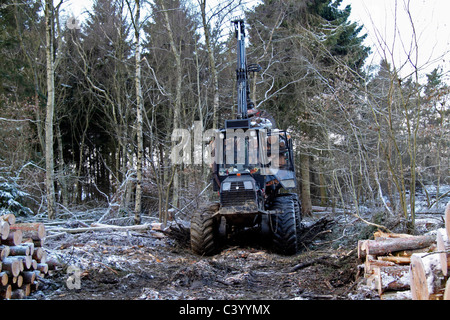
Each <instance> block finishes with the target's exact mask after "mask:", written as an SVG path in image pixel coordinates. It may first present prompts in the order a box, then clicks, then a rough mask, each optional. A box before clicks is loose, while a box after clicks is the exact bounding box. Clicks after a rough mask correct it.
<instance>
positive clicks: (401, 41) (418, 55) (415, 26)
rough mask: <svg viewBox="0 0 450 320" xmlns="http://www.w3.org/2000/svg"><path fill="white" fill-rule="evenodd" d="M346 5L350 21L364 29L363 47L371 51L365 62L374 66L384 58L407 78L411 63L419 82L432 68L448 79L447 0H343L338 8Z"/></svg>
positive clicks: (449, 33)
mask: <svg viewBox="0 0 450 320" xmlns="http://www.w3.org/2000/svg"><path fill="white" fill-rule="evenodd" d="M348 4H350V5H351V7H352V11H351V15H350V20H351V21H355V22H358V23H359V24H360V25H363V26H364V29H363V31H362V32H364V33H366V34H367V39H366V42H365V44H366V45H368V46H370V47H371V48H372V55H371V56H370V57H369V59H368V63H371V64H378V63H379V62H380V60H381V58H382V57H383V56H384V55H386V56H388V58H389V60H390V61H391V62H392V63H393V64H395V66H396V68H397V69H400V73H401V75H402V76H408V75H410V74H411V72H413V70H414V68H413V67H412V65H413V64H414V65H417V66H418V68H419V74H420V75H421V80H424V79H426V78H425V74H427V73H430V72H431V71H432V70H433V69H434V68H436V67H442V71H443V72H444V74H445V75H446V78H447V80H448V79H449V76H450V19H449V17H448V14H449V12H450V1H449V0H409V1H408V0H343V3H342V7H345V6H346V5H348ZM408 8H409V10H408ZM408 11H409V14H408ZM395 17H396V19H395ZM413 30H414V32H413ZM413 34H415V35H416V39H417V40H416V41H415V40H414V37H413ZM416 42H417V44H418V46H417V49H416V47H415V43H416ZM409 58H410V59H411V61H409ZM416 61H417V63H416Z"/></svg>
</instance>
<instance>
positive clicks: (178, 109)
mask: <svg viewBox="0 0 450 320" xmlns="http://www.w3.org/2000/svg"><path fill="white" fill-rule="evenodd" d="M161 7H162V8H163V10H164V19H165V23H166V29H167V33H168V37H169V42H170V47H171V50H172V53H173V55H174V57H175V66H176V89H175V103H174V112H173V128H174V129H178V128H179V127H180V115H181V85H182V80H183V74H182V69H181V67H182V66H181V53H180V52H179V51H178V49H177V46H176V43H175V38H174V34H173V30H172V27H171V25H170V19H169V13H168V11H167V10H166V7H165V4H164V1H161ZM174 143H175V142H174ZM172 166H173V169H172V170H174V173H173V182H172V183H173V189H172V190H173V194H172V204H173V205H174V206H175V207H178V200H179V197H178V192H179V190H178V189H179V179H178V173H179V170H178V167H177V165H176V164H172ZM166 206H167V204H166ZM166 214H167V212H166Z"/></svg>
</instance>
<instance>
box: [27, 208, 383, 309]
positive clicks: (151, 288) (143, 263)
mask: <svg viewBox="0 0 450 320" xmlns="http://www.w3.org/2000/svg"><path fill="white" fill-rule="evenodd" d="M321 219H322V220H321ZM323 219H325V224H322V225H321V227H320V228H318V229H317V230H315V231H314V233H313V234H311V235H310V236H309V237H308V239H305V241H304V242H303V243H302V244H301V250H300V251H299V253H298V254H296V255H294V256H282V255H278V254H276V253H274V252H273V251H272V250H271V248H270V245H267V244H264V241H263V240H264V239H260V238H259V237H258V235H257V234H255V233H254V232H253V231H252V230H248V231H246V232H244V233H242V234H240V235H239V236H238V237H236V238H235V239H233V240H232V241H231V242H230V243H228V244H227V246H225V247H224V248H223V250H222V251H221V252H220V253H218V254H216V255H214V256H211V257H200V256H197V255H194V254H193V253H192V252H191V251H190V248H189V236H188V232H187V231H184V232H180V229H179V228H174V229H173V228H172V229H170V230H169V232H165V233H164V234H161V232H155V231H144V232H138V231H97V232H84V233H78V234H69V233H64V234H60V235H59V236H56V237H48V238H47V239H46V241H45V249H46V250H47V252H48V255H49V256H53V257H57V258H58V259H59V260H60V261H61V263H62V264H63V265H64V268H62V269H60V270H56V271H51V273H50V274H49V275H48V276H46V277H45V278H44V279H43V283H41V285H40V290H39V291H37V292H35V293H34V294H33V296H32V297H31V298H33V299H38V300H39V299H42V300H90V299H95V300H102V299H105V300H139V299H151V300H157V299H161V300H179V299H182V300H197V299H198V300H206V299H213V300H235V299H236V300H241V299H248V300H273V299H282V300H287V299H308V300H317V299H320V300H323V299H333V300H349V299H352V300H360V299H378V297H377V295H376V294H375V292H372V291H370V290H369V291H361V290H359V289H358V286H359V283H361V281H362V279H361V276H360V275H359V273H358V264H360V263H361V262H359V261H358V259H357V252H356V246H357V240H358V239H360V238H361V236H363V233H364V232H365V231H364V230H365V228H367V225H365V224H364V223H362V222H360V221H359V220H358V219H357V218H355V217H354V216H352V215H333V216H331V215H327V216H325V217H324V216H323V215H314V216H313V217H311V218H309V219H308V221H306V222H305V221H304V222H305V223H306V224H309V225H314V224H316V225H318V224H320V222H323V221H324V220H323ZM67 226H69V227H72V228H73V227H77V225H76V221H75V222H74V221H72V222H71V221H68V222H67V223H66V227H67ZM186 230H187V229H186ZM310 231H311V230H310ZM48 234H49V232H48ZM69 266H76V267H77V268H79V270H80V273H79V276H80V278H79V279H80V285H81V287H80V288H79V289H69V287H68V285H67V282H68V281H70V278H69V274H68V273H67V267H69Z"/></svg>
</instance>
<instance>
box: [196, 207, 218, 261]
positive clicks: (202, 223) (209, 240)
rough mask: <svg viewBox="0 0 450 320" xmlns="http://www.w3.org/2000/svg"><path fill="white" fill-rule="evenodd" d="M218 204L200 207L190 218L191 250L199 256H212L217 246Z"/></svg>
mask: <svg viewBox="0 0 450 320" xmlns="http://www.w3.org/2000/svg"><path fill="white" fill-rule="evenodd" d="M218 208H219V206H218V204H213V205H208V206H203V207H200V208H199V209H198V210H196V211H195V212H194V214H193V215H192V218H191V249H192V251H193V252H194V253H195V254H198V255H201V256H210V255H213V254H214V253H215V251H216V249H217V245H218V227H219V223H218V219H217V218H216V217H214V213H215V212H216V211H217V210H218Z"/></svg>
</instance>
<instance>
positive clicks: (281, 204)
mask: <svg viewBox="0 0 450 320" xmlns="http://www.w3.org/2000/svg"><path fill="white" fill-rule="evenodd" d="M273 210H277V211H279V212H278V213H277V214H274V215H272V232H273V244H274V246H275V250H276V251H277V252H278V253H280V254H284V255H293V254H296V253H297V222H296V220H297V219H296V215H295V207H294V201H293V199H292V197H289V196H283V197H277V198H276V199H275V200H274V204H273Z"/></svg>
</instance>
